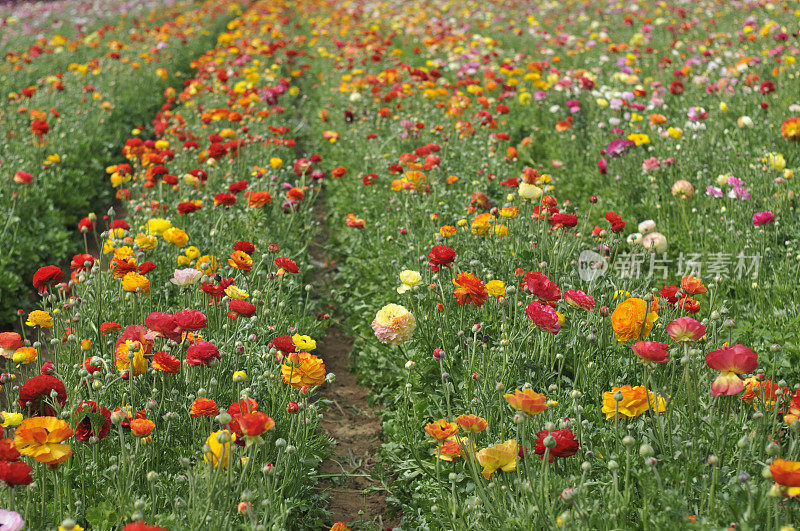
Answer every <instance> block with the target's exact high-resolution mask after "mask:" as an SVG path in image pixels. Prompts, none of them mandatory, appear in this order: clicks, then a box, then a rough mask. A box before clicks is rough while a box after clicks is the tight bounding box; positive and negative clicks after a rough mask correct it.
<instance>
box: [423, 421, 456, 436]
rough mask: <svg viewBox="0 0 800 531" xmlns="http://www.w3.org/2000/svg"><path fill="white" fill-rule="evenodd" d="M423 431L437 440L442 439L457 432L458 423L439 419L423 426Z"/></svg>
mask: <svg viewBox="0 0 800 531" xmlns="http://www.w3.org/2000/svg"><path fill="white" fill-rule="evenodd" d="M425 432H426V433H427V434H428V435H430V436H431V437H433V438H434V439H436V440H437V441H444V440H447V439H448V438H450V437H452V436H453V435H455V434H456V433H458V424H456V423H454V422H447V421H446V420H444V419H439V420H437V421H436V422H431V423H429V424H428V425H427V426H425Z"/></svg>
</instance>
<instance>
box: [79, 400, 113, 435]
mask: <svg viewBox="0 0 800 531" xmlns="http://www.w3.org/2000/svg"><path fill="white" fill-rule="evenodd" d="M75 417H76V418H77V419H78V420H77V426H76V427H75V438H76V439H77V440H79V441H83V442H86V441H88V440H89V439H90V438H92V437H97V438H98V439H99V440H103V439H105V438H106V437H108V434H109V432H110V431H111V411H110V410H109V409H108V408H107V407H103V408H100V407H98V406H97V403H96V402H92V401H90V400H87V401H85V402H81V404H80V405H79V406H78V409H76V410H75Z"/></svg>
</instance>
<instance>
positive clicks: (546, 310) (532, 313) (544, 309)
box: [525, 301, 561, 334]
mask: <svg viewBox="0 0 800 531" xmlns="http://www.w3.org/2000/svg"><path fill="white" fill-rule="evenodd" d="M525 315H527V316H528V319H530V321H531V322H532V323H533V324H534V326H536V327H537V328H539V329H541V330H544V331H545V332H548V333H550V334H557V333H558V331H559V330H561V323H560V322H559V321H558V313H557V312H556V311H555V309H554V308H553V307H551V306H548V305H546V304H541V303H539V302H536V301H533V302H531V303H529V304H528V306H527V308H525Z"/></svg>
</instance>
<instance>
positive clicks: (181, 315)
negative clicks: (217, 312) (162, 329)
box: [174, 308, 208, 331]
mask: <svg viewBox="0 0 800 531" xmlns="http://www.w3.org/2000/svg"><path fill="white" fill-rule="evenodd" d="M174 316H175V321H176V322H177V323H178V326H179V327H180V328H181V330H191V331H196V330H202V329H203V328H205V327H206V323H207V322H208V320H207V319H206V316H205V314H204V313H203V312H201V311H200V310H195V309H194V308H192V309H189V310H181V311H179V312H175V314H174Z"/></svg>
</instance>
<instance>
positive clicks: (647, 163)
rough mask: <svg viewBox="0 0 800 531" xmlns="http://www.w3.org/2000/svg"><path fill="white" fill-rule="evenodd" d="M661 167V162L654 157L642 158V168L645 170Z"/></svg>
mask: <svg viewBox="0 0 800 531" xmlns="http://www.w3.org/2000/svg"><path fill="white" fill-rule="evenodd" d="M660 167H661V162H660V161H659V160H658V159H657V158H656V157H650V158H649V159H644V161H643V162H642V169H643V170H644V171H646V172H648V171H654V170H657V169H659V168H660Z"/></svg>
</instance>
